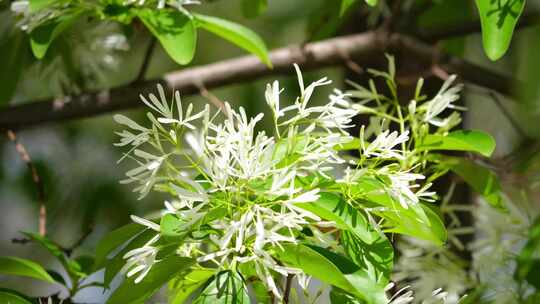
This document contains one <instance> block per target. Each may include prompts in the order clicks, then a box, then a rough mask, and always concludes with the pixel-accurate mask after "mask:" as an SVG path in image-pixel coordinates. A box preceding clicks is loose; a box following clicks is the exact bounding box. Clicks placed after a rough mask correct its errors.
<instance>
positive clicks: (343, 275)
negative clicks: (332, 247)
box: [276, 244, 388, 304]
mask: <svg viewBox="0 0 540 304" xmlns="http://www.w3.org/2000/svg"><path fill="white" fill-rule="evenodd" d="M276 256H277V258H278V259H279V260H280V261H281V262H283V263H285V264H286V265H289V266H292V267H296V268H300V269H302V270H303V271H304V272H305V273H306V274H309V275H311V276H314V277H316V278H318V279H319V280H321V281H323V282H325V283H328V284H331V285H332V286H336V287H339V288H341V289H343V290H345V291H347V292H348V293H351V294H352V295H354V296H356V297H359V298H361V299H363V300H365V301H366V303H368V304H371V303H376V304H379V303H381V304H382V303H387V302H388V300H387V299H386V295H385V292H384V287H385V286H384V285H379V284H377V283H376V282H375V281H374V280H373V278H371V277H370V276H369V274H368V273H367V272H366V271H365V270H363V269H361V268H360V267H359V266H358V265H356V264H354V263H353V262H351V261H350V260H348V259H347V258H345V257H343V256H340V255H338V254H335V253H333V252H331V251H329V250H327V249H324V248H321V247H317V246H313V245H292V244H287V245H283V250H279V249H278V250H277V251H276Z"/></svg>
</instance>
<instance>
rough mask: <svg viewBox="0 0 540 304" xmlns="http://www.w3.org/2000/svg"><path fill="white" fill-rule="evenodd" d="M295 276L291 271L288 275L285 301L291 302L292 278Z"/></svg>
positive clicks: (287, 303)
mask: <svg viewBox="0 0 540 304" xmlns="http://www.w3.org/2000/svg"><path fill="white" fill-rule="evenodd" d="M293 277H294V274H291V273H289V274H288V275H287V281H286V282H285V292H284V295H283V303H285V304H289V297H290V293H291V287H292V279H293Z"/></svg>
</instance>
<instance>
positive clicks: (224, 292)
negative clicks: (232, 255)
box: [193, 270, 251, 304]
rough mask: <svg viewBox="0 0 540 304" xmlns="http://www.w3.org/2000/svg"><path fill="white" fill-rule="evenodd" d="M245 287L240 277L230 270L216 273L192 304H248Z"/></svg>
mask: <svg viewBox="0 0 540 304" xmlns="http://www.w3.org/2000/svg"><path fill="white" fill-rule="evenodd" d="M249 303H251V301H250V299H249V295H248V293H247V287H246V284H245V283H244V280H243V279H242V277H241V276H240V275H239V274H238V273H237V272H233V271H231V270H226V271H223V272H220V273H218V274H217V275H216V276H215V277H214V279H213V280H212V282H210V284H208V286H207V287H206V288H205V289H204V290H203V291H202V292H201V294H200V295H199V296H198V297H197V298H195V299H194V300H193V304H249Z"/></svg>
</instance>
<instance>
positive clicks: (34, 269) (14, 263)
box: [0, 257, 55, 283]
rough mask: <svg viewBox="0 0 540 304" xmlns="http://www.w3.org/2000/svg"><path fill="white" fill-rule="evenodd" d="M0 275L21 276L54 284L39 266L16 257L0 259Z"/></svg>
mask: <svg viewBox="0 0 540 304" xmlns="http://www.w3.org/2000/svg"><path fill="white" fill-rule="evenodd" d="M0 274H8V275H16V276H23V277H29V278H34V279H38V280H41V281H45V282H49V283H55V281H54V279H53V278H52V277H51V276H50V275H49V274H48V273H47V271H46V270H45V269H44V268H43V267H41V265H39V264H38V263H36V262H33V261H30V260H26V259H21V258H17V257H0Z"/></svg>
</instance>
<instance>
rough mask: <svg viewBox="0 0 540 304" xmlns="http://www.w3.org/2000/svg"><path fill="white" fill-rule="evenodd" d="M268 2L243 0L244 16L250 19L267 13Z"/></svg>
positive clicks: (263, 0)
mask: <svg viewBox="0 0 540 304" xmlns="http://www.w3.org/2000/svg"><path fill="white" fill-rule="evenodd" d="M267 8H268V0H242V14H243V15H244V16H246V17H248V18H254V17H257V16H259V15H261V14H262V13H264V11H266V9H267Z"/></svg>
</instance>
